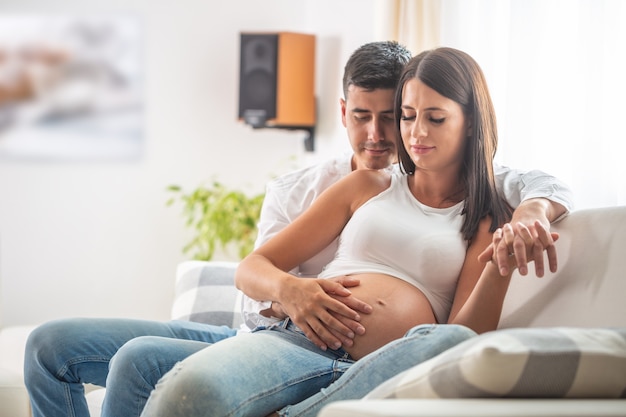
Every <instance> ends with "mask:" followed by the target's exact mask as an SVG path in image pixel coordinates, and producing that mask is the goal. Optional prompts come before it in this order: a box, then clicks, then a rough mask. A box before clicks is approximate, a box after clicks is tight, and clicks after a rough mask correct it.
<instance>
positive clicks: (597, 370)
mask: <svg viewBox="0 0 626 417" xmlns="http://www.w3.org/2000/svg"><path fill="white" fill-rule="evenodd" d="M475 397H514V398H524V397H529V398H626V328H613V329H607V328H587V329H585V328H571V327H569V328H568V327H556V328H526V329H519V328H518V329H503V330H498V331H494V332H489V333H484V334H482V335H480V336H477V337H475V338H473V339H469V340H466V341H465V342H463V343H461V344H459V345H457V346H455V347H454V348H452V349H450V350H448V351H446V352H444V353H442V354H440V355H439V356H436V357H434V358H432V359H430V360H428V361H426V362H424V363H422V364H420V365H417V366H415V367H413V368H411V369H409V370H407V371H405V372H403V373H401V374H399V375H397V376H395V377H394V378H391V379H390V380H388V381H387V382H385V383H383V384H382V385H380V386H379V387H378V388H376V389H375V390H374V391H372V392H371V393H370V394H368V396H367V398H475Z"/></svg>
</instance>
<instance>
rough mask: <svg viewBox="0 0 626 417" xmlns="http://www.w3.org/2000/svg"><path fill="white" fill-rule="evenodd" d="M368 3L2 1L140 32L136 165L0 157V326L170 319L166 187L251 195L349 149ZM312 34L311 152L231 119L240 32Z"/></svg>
mask: <svg viewBox="0 0 626 417" xmlns="http://www.w3.org/2000/svg"><path fill="white" fill-rule="evenodd" d="M374 11H375V0H342V1H340V2H337V1H333V0H300V1H293V0H233V1H222V2H214V1H206V0H185V1H174V0H161V1H151V0H108V1H106V2H105V1H85V0H1V1H0V13H23V12H24V13H48V12H51V13H133V14H136V15H137V16H139V17H140V18H141V20H142V22H143V26H144V33H145V44H144V47H145V78H146V81H145V101H146V105H147V107H146V114H145V138H144V147H143V154H142V157H141V158H140V159H139V160H137V161H134V162H117V163H116V162H98V163H81V162H77V163H76V162H75V163H70V162H65V163H63V162H33V161H31V162H27V161H18V160H2V161H0V325H3V326H5V325H13V324H26V323H40V322H42V321H46V320H50V319H55V318H60V317H70V316H98V317H105V316H106V317H135V318H149V319H167V318H168V315H169V306H170V304H171V299H172V293H173V279H174V271H175V268H176V264H177V263H178V262H180V261H182V260H183V259H185V257H184V256H183V255H182V254H181V248H182V246H183V244H184V243H185V241H186V239H187V238H188V237H189V236H190V235H189V232H188V231H186V230H185V229H184V227H183V220H182V218H181V217H180V215H179V210H178V209H177V208H173V207H166V206H165V201H166V200H167V198H168V194H167V193H166V191H165V188H166V186H168V185H169V184H180V185H183V186H184V187H187V188H191V187H195V186H197V185H199V184H200V183H202V182H203V181H205V180H210V179H212V178H217V179H219V180H220V181H222V182H224V183H226V184H228V185H231V186H237V187H244V188H245V189H247V190H250V192H259V191H261V190H262V189H263V184H264V183H265V182H266V181H267V180H268V179H269V178H271V177H272V176H273V175H277V174H281V173H283V172H285V171H287V170H291V169H293V168H295V167H299V166H304V165H308V164H310V163H313V162H315V161H317V160H319V159H321V158H326V157H328V156H329V155H330V154H331V153H334V152H338V151H343V150H346V149H347V143H346V142H347V141H346V139H345V136H344V131H343V127H342V126H341V123H340V118H339V107H338V100H339V96H340V94H341V89H340V83H341V72H342V69H343V64H344V63H345V61H346V59H347V58H348V56H349V55H350V53H351V52H352V51H353V50H354V49H355V48H357V47H358V46H360V45H361V44H363V43H365V42H369V41H371V40H374V37H375V33H374V32H375V30H374V23H375V22H374V21H375V19H374V14H375V13H374ZM254 30H264V31H299V32H306V33H313V34H315V35H317V54H316V57H317V73H316V82H317V88H316V89H317V95H318V101H319V124H318V128H317V135H316V147H317V151H316V152H315V153H313V154H311V153H305V152H304V146H303V141H302V139H303V134H302V133H298V132H281V131H272V130H267V131H252V130H251V129H250V128H248V127H247V126H245V125H242V124H240V123H238V122H237V121H236V113H237V92H238V85H237V83H238V68H239V62H238V60H239V55H238V53H239V51H238V46H239V32H240V31H254Z"/></svg>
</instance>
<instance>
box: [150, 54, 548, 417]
mask: <svg viewBox="0 0 626 417" xmlns="http://www.w3.org/2000/svg"><path fill="white" fill-rule="evenodd" d="M395 115H396V121H397V127H398V138H399V140H400V141H401V142H400V143H399V146H398V147H397V148H398V157H399V158H398V159H399V161H400V165H401V169H402V173H401V174H398V173H397V174H393V173H390V172H383V171H367V170H361V171H355V172H353V173H352V174H350V175H348V176H347V177H345V178H344V179H343V180H340V181H339V182H337V183H336V184H335V185H334V186H332V187H331V188H329V189H328V190H327V191H325V192H324V193H323V194H322V195H321V196H320V197H319V198H318V199H317V200H316V201H315V203H314V204H313V205H312V206H311V208H310V209H309V210H308V211H307V212H305V213H304V214H303V215H301V216H300V217H299V218H298V219H296V221H294V222H293V223H292V224H291V225H290V226H288V227H287V228H285V229H284V230H283V231H282V232H281V233H279V234H278V235H276V236H275V237H274V238H272V239H271V240H269V241H268V242H267V243H266V244H265V245H263V246H261V247H260V248H258V249H257V250H256V251H254V252H253V253H252V254H250V255H249V256H248V257H246V258H245V259H244V260H243V261H242V262H241V264H240V266H239V268H238V270H237V274H236V282H237V285H238V287H239V288H240V289H242V290H243V291H244V292H245V293H246V294H248V295H249V296H251V297H253V298H256V299H260V300H271V301H272V307H271V309H270V310H269V311H268V312H267V313H268V314H271V315H274V316H276V317H279V318H283V320H282V321H280V322H278V324H275V325H273V326H271V327H269V328H266V329H257V330H256V331H255V332H253V333H252V334H248V335H241V336H237V337H234V338H230V339H227V340H224V341H221V342H218V343H215V344H214V345H212V346H210V347H207V348H206V349H204V350H202V351H200V352H198V353H196V354H194V355H192V356H190V357H189V358H187V359H186V360H184V361H182V362H181V363H179V364H178V365H177V366H175V367H174V369H172V371H170V372H169V373H168V374H166V375H165V377H163V378H162V379H161V381H160V382H159V384H158V385H157V387H156V389H155V391H154V392H153V394H152V395H151V397H150V399H149V400H148V403H147V404H146V407H145V409H144V412H143V414H142V416H146V417H152V416H163V417H165V416H167V417H176V416H185V417H195V416H235V415H237V416H238V415H241V416H264V415H268V414H270V413H272V412H274V411H275V410H279V411H278V414H279V415H284V416H294V415H307V416H308V415H315V414H316V412H317V411H318V410H319V407H320V406H321V405H323V404H324V402H328V401H331V400H337V399H343V398H344V397H347V396H348V394H347V393H352V394H350V395H353V393H354V392H356V391H350V390H351V389H353V388H350V386H351V385H352V386H354V385H357V386H360V387H367V386H368V385H367V384H368V381H367V379H368V378H361V379H360V380H359V379H358V378H356V376H358V374H357V373H352V374H351V372H352V371H353V369H358V368H359V367H360V366H362V364H367V363H369V362H368V361H370V362H371V358H377V355H378V354H379V352H393V350H389V348H388V347H389V346H393V345H394V344H396V343H398V342H399V341H400V339H405V338H406V337H403V336H404V335H405V334H415V333H420V334H421V335H422V336H421V337H420V338H418V339H416V340H417V342H415V343H413V344H412V345H411V346H410V348H411V349H410V350H411V352H418V353H419V352H421V351H423V352H424V355H423V359H427V358H428V357H430V356H432V355H434V354H437V353H438V352H440V351H442V350H445V349H446V348H448V347H449V346H450V345H452V344H454V343H455V342H454V341H453V340H448V341H447V343H440V342H442V341H441V340H439V339H437V337H436V335H437V330H436V328H437V324H455V325H460V326H457V327H458V328H459V334H461V333H462V334H463V335H464V336H461V337H459V338H458V340H457V341H456V342H458V341H460V340H463V337H471V335H473V334H475V333H474V332H476V333H481V332H485V331H489V330H493V329H495V328H496V326H497V324H498V321H499V317H500V312H501V308H502V303H503V301H504V296H505V294H506V291H507V289H508V286H509V281H510V277H511V273H510V272H509V274H508V275H506V276H501V275H500V273H499V271H498V269H497V267H496V266H495V264H494V263H493V262H486V263H483V262H480V261H479V260H478V255H479V254H480V253H481V252H482V251H483V250H484V249H485V248H486V247H487V246H489V245H490V244H492V243H495V244H497V243H498V242H499V241H500V239H502V230H501V229H500V228H499V227H500V226H501V225H503V224H505V223H506V222H507V221H508V220H509V218H510V213H511V209H510V207H509V206H508V205H507V204H506V202H505V201H504V200H503V199H502V198H501V196H499V195H498V194H497V192H496V188H495V184H494V174H493V166H492V160H493V157H494V155H495V152H496V145H497V133H496V122H495V115H494V111H493V106H492V102H491V99H490V97H489V93H488V89H487V86H486V83H485V79H484V76H483V74H482V71H481V70H480V68H479V66H478V65H477V64H476V62H475V61H474V60H473V59H472V58H471V57H470V56H468V55H467V54H465V53H463V52H461V51H458V50H455V49H451V48H439V49H435V50H432V51H427V52H424V53H421V54H420V55H418V56H416V57H415V58H413V59H412V60H411V61H410V62H409V64H408V65H407V67H406V68H405V70H404V73H403V76H402V78H401V80H400V84H399V86H398V90H397V91H396V99H395ZM536 227H537V230H538V232H539V234H540V238H541V240H542V242H543V243H544V247H551V246H552V239H554V238H556V237H557V236H556V235H550V234H549V233H548V232H547V231H546V230H545V229H544V228H543V227H542V226H541V224H539V223H537V224H536ZM337 236H339V237H340V240H339V250H338V253H337V256H336V258H335V259H334V260H333V262H331V263H330V264H329V265H328V266H327V268H326V269H325V270H324V271H323V272H322V274H321V275H320V276H319V277H318V278H317V279H300V278H296V277H294V276H292V275H290V274H289V273H288V272H287V271H290V270H291V269H292V268H294V267H295V266H296V265H298V264H300V263H302V262H303V261H305V260H306V259H308V258H310V257H311V256H313V255H314V254H316V253H317V252H319V251H320V250H321V249H322V248H324V247H326V246H327V245H328V244H329V243H330V242H331V241H332V240H333V239H335V238H336V237H337ZM522 236H523V237H524V238H525V239H524V240H525V241H526V242H527V246H528V245H530V242H532V239H533V238H532V237H531V235H530V232H529V231H528V229H524V230H522ZM528 255H529V258H531V259H532V253H529V254H528ZM513 267H514V262H513V261H512V262H511V268H510V270H512V269H513ZM345 276H349V277H350V278H351V279H353V280H355V283H356V282H358V285H355V286H351V287H350V293H347V292H340V293H337V294H334V295H329V294H328V292H329V291H328V289H329V288H330V287H331V286H332V279H333V278H337V277H345ZM304 286H313V287H314V288H316V292H315V295H314V296H313V297H310V296H309V297H306V298H304V297H303V296H302V294H310V293H311V292H310V291H306V292H304V291H302V288H304ZM341 298H344V299H346V298H352V299H353V300H352V302H351V303H350V304H352V305H355V303H362V305H363V306H365V305H367V306H369V307H371V308H370V309H369V310H367V312H366V313H363V314H356V315H354V313H352V314H353V315H352V316H348V317H346V314H349V313H348V312H347V311H349V310H350V309H347V308H346V304H348V303H346V302H345V300H344V301H342V300H340V299H341ZM303 305H306V308H302V306H303ZM304 311H306V312H307V313H306V314H304V313H302V312H304ZM359 311H363V309H359ZM351 320H357V321H358V322H359V323H360V325H361V326H359V327H358V329H357V331H356V336H355V337H354V340H353V342H352V343H350V342H349V341H346V343H344V344H343V345H338V346H325V345H323V344H322V343H321V342H320V340H312V339H310V338H308V337H307V335H310V334H314V333H317V334H319V332H323V331H324V329H330V330H329V331H330V332H332V333H335V332H336V334H337V336H338V337H339V334H341V333H342V332H345V330H346V328H348V327H349V325H348V322H351ZM424 325H427V326H424ZM424 329H426V330H424ZM407 332H408V333H407ZM448 337H449V336H448ZM342 340H343V339H342ZM395 352H396V353H397V352H398V351H395ZM407 352H408V351H407ZM380 355H381V356H382V354H380ZM403 359H404V358H403V357H402V356H400V355H398V356H395V357H393V360H394V362H398V363H401V364H402V365H400V367H403V366H404V367H405V368H406V367H408V366H411V365H414V364H415V360H412V361H403ZM206 363H211V364H213V365H214V366H211V367H210V369H207V367H202V366H198V365H199V364H206ZM350 368H353V369H350ZM368 369H369V370H370V371H371V372H372V375H371V378H370V379H371V380H372V381H376V380H377V379H379V377H377V376H376V375H374V373H375V369H374V368H373V367H369V368H368ZM395 371H397V369H396V370H395ZM395 371H394V372H395ZM348 375H352V376H351V377H349V376H348ZM387 377H389V376H387ZM334 381H337V382H336V383H334V384H333V382H334ZM346 387H347V388H346ZM344 389H345V390H344ZM320 390H321V391H320ZM365 392H367V391H365ZM334 393H344V394H345V395H344V394H336V395H334V396H333V394H334ZM342 395H344V397H342ZM309 397H310V398H309ZM307 398H308V400H307ZM300 402H302V403H300ZM297 403H300V404H297ZM289 404H296V405H295V406H288V405H289ZM283 407H284V408H283Z"/></svg>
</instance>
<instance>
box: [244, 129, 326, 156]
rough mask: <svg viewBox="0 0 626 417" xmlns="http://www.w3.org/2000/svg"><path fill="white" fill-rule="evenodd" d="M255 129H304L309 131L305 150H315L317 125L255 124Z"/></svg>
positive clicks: (305, 140) (305, 141)
mask: <svg viewBox="0 0 626 417" xmlns="http://www.w3.org/2000/svg"><path fill="white" fill-rule="evenodd" d="M251 126H252V128H253V129H284V130H303V131H305V132H306V133H307V135H306V137H305V138H304V150H305V151H307V152H313V151H315V126H280V125H263V126H258V125H253V124H251Z"/></svg>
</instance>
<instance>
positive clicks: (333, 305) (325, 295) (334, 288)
mask: <svg viewBox="0 0 626 417" xmlns="http://www.w3.org/2000/svg"><path fill="white" fill-rule="evenodd" d="M356 285H359V280H358V279H355V278H352V277H339V278H333V279H321V278H297V279H294V280H293V281H291V285H289V286H288V288H283V290H282V291H281V296H280V299H281V300H283V302H282V303H281V304H280V307H281V308H282V310H283V311H284V312H285V313H286V314H287V315H288V316H289V317H290V318H291V320H293V322H294V323H295V324H296V325H297V326H298V327H299V328H300V329H301V330H302V331H303V332H304V334H305V335H306V336H307V337H308V338H309V339H310V340H311V341H313V343H315V344H316V345H317V346H319V347H320V348H321V349H324V350H325V349H327V348H328V347H330V348H331V349H338V348H340V347H341V346H342V345H345V346H352V344H353V341H352V339H353V338H354V337H355V335H357V334H363V333H364V332H365V328H363V326H362V325H361V324H360V323H359V321H360V320H361V314H363V313H364V314H368V313H370V312H371V311H372V307H371V306H369V305H368V304H366V303H364V302H362V301H360V300H358V299H356V298H354V297H352V294H351V293H350V290H348V288H347V287H354V286H356ZM284 300H288V301H284ZM277 307H278V306H277Z"/></svg>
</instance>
